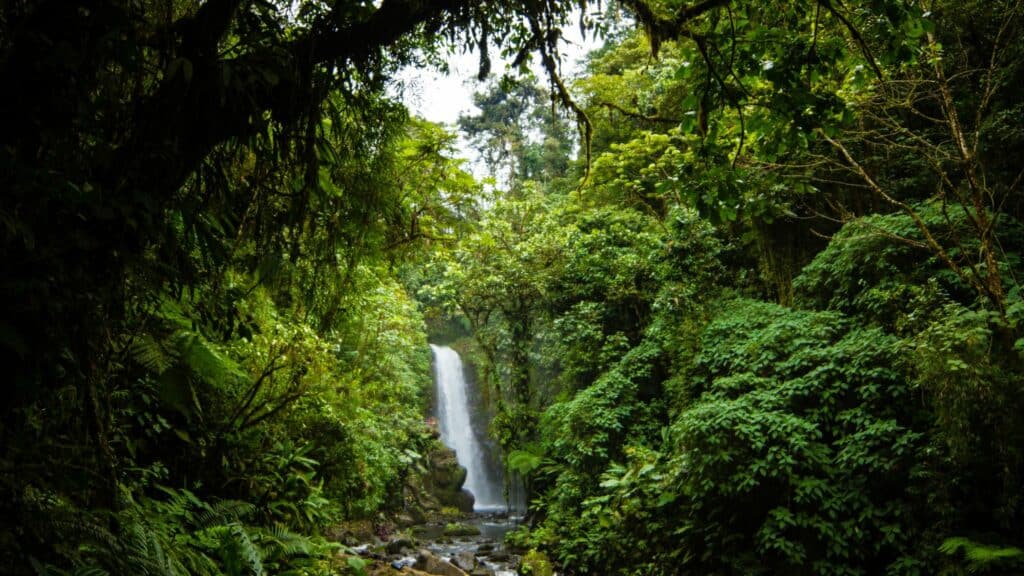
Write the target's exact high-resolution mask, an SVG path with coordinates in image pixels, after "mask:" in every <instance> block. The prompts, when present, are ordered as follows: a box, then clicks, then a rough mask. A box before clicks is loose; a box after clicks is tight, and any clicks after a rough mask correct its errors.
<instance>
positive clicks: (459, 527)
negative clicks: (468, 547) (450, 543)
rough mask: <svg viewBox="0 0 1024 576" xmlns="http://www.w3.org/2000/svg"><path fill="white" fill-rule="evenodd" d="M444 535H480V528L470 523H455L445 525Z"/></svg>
mask: <svg viewBox="0 0 1024 576" xmlns="http://www.w3.org/2000/svg"><path fill="white" fill-rule="evenodd" d="M444 535H445V536H451V537H453V538H455V537H459V536H479V535H480V529H479V528H477V527H476V526H470V525H469V524H461V523H454V524H448V525H447V526H445V527H444Z"/></svg>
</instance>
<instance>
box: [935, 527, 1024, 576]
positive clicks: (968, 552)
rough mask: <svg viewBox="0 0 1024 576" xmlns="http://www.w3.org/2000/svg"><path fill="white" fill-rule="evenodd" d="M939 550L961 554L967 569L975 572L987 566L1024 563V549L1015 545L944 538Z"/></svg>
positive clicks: (1005, 566) (998, 566) (1002, 566)
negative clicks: (965, 561)
mask: <svg viewBox="0 0 1024 576" xmlns="http://www.w3.org/2000/svg"><path fill="white" fill-rule="evenodd" d="M939 552H942V553H943V554H946V555H947V556H958V555H959V554H961V553H962V554H963V556H964V558H965V559H966V560H967V569H968V570H969V571H970V572H971V573H977V572H978V571H981V570H986V569H988V568H1008V567H1011V566H1020V565H1021V564H1022V563H1024V550H1021V549H1020V548H1018V547H1016V546H992V545H989V544H981V543H979V542H975V541H973V540H970V539H969V538H963V537H959V536H957V537H953V538H946V540H945V541H943V542H942V545H941V546H939Z"/></svg>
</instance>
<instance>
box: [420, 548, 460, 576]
mask: <svg viewBox="0 0 1024 576" xmlns="http://www.w3.org/2000/svg"><path fill="white" fill-rule="evenodd" d="M414 567H415V568H416V569H417V570H421V571H423V572H426V573H427V574H435V575H436V576H469V575H468V574H466V572H465V571H464V570H462V569H461V568H459V567H458V566H455V565H454V564H451V563H450V562H448V561H446V560H444V559H443V558H438V557H437V556H435V555H434V553H433V552H431V551H430V550H420V551H419V553H418V554H417V555H416V565H415V566H414Z"/></svg>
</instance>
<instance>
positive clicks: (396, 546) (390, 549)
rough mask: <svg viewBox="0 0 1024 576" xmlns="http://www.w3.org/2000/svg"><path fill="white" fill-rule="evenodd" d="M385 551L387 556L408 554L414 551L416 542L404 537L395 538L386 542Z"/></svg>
mask: <svg viewBox="0 0 1024 576" xmlns="http://www.w3.org/2000/svg"><path fill="white" fill-rule="evenodd" d="M385 550H387V553H388V554H408V553H410V552H412V551H414V550H416V541H415V540H413V539H412V538H406V537H399V538H395V539H394V540H392V541H391V542H388V544H387V547H386V548H385Z"/></svg>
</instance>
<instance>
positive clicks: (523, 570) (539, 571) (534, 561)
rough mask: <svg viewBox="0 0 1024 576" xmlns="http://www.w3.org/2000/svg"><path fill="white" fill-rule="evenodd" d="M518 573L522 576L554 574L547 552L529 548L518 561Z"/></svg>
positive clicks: (551, 575) (549, 575)
mask: <svg viewBox="0 0 1024 576" xmlns="http://www.w3.org/2000/svg"><path fill="white" fill-rule="evenodd" d="M519 573H520V574H522V575H523V576H554V574H555V568H554V566H552V565H551V559H550V558H548V555H547V554H545V553H543V552H540V551H538V550H530V551H529V552H527V553H526V556H523V559H522V560H521V561H520V562H519Z"/></svg>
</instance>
